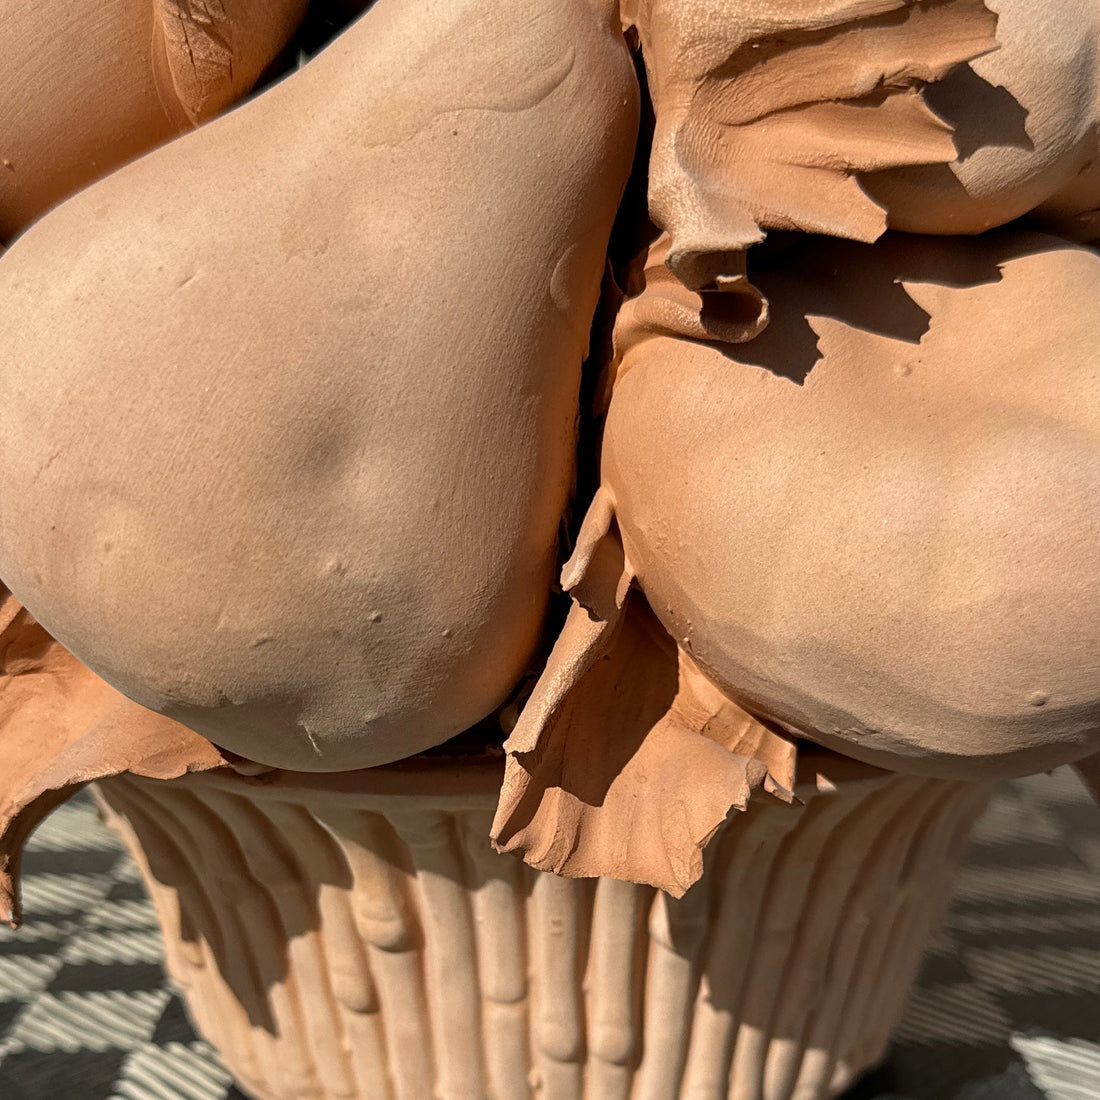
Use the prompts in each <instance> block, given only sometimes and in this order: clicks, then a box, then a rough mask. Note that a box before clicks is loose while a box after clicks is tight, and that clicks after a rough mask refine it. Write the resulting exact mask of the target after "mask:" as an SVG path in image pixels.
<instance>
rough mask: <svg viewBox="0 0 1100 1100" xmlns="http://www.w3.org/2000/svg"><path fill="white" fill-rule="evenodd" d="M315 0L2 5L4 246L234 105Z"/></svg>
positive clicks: (21, 0)
mask: <svg viewBox="0 0 1100 1100" xmlns="http://www.w3.org/2000/svg"><path fill="white" fill-rule="evenodd" d="M305 10H306V0H212V2H205V0H36V2H35V3H26V2H25V0H0V120H2V121H0V244H2V243H3V242H5V241H7V240H10V239H11V237H12V236H14V234H15V233H17V232H18V231H19V230H20V229H22V228H23V227H24V226H25V225H27V224H28V223H29V222H30V221H31V220H32V219H33V218H35V217H37V216H38V215H40V214H41V213H42V212H43V211H44V210H46V209H47V208H49V207H50V206H52V205H53V204H54V203H57V202H59V201H60V200H62V199H64V198H67V197H68V196H69V195H71V194H72V193H73V192H74V191H76V190H77V189H78V188H80V187H83V186H84V185H85V184H88V183H90V182H91V181H92V180H94V179H98V178H99V177H100V176H104V175H106V174H107V173H108V172H110V171H111V170H112V169H114V168H117V167H118V166H119V165H120V164H122V163H124V162H125V161H128V160H132V159H133V158H134V157H136V156H138V155H139V154H140V153H143V152H145V151H146V150H147V149H149V148H151V147H152V146H154V145H157V144H159V143H160V142H162V141H166V140H167V139H168V138H170V137H172V136H174V135H175V134H178V133H181V132H182V131H183V130H186V129H189V128H190V127H191V126H192V125H194V124H196V123H198V122H201V121H205V120H206V119H209V118H212V117H213V116H214V115H215V114H217V113H218V112H219V111H221V110H224V109H225V108H226V107H228V106H229V105H230V104H232V103H234V102H236V101H237V100H238V99H240V98H241V96H242V95H244V94H245V93H246V92H248V91H249V90H250V89H251V87H252V85H253V84H254V83H255V81H256V79H257V77H259V75H260V73H261V72H262V71H263V70H264V69H265V68H266V67H267V65H268V64H270V62H271V61H272V60H273V59H274V58H275V56H276V55H277V54H278V52H279V51H280V50H281V49H282V48H283V47H284V46H285V45H286V44H287V42H288V41H289V39H290V36H291V35H292V34H293V32H294V29H295V27H296V26H297V25H298V23H299V22H300V20H301V18H302V16H303V15H304V14H305Z"/></svg>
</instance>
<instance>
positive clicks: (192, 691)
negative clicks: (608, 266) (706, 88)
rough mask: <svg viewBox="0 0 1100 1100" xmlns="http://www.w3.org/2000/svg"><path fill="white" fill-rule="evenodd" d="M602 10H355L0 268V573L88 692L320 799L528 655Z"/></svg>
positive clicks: (57, 217) (566, 395)
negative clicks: (131, 707) (201, 739)
mask: <svg viewBox="0 0 1100 1100" xmlns="http://www.w3.org/2000/svg"><path fill="white" fill-rule="evenodd" d="M637 112H638V90H637V83H636V79H635V75H634V69H633V65H632V62H631V59H630V55H629V51H628V50H627V47H626V44H625V42H624V39H623V36H622V31H621V27H620V23H619V18H618V13H617V10H616V8H615V6H614V5H613V4H611V3H605V2H596V0H592V2H589V0H552V2H550V3H548V4H541V5H539V6H538V7H537V9H533V10H531V9H528V8H526V7H523V6H508V7H505V8H503V9H502V8H501V7H500V5H498V4H493V3H489V2H486V0H466V2H463V3H456V4H453V5H448V6H447V7H446V8H445V9H439V8H438V6H436V5H432V4H429V3H427V0H412V2H406V0H400V2H398V0H381V2H380V3H378V4H377V5H376V6H375V7H374V8H372V9H371V10H370V11H369V12H368V13H367V14H366V15H365V16H364V17H363V18H362V19H361V20H360V21H359V22H358V23H357V24H355V25H354V26H353V27H352V28H351V29H350V30H349V31H347V32H346V33H345V34H343V35H342V36H341V37H339V38H338V39H337V40H336V41H335V42H334V43H333V44H332V45H331V46H330V47H329V48H328V49H327V50H325V51H324V52H323V53H322V54H321V55H320V56H319V57H317V58H316V59H314V60H313V61H312V62H311V63H310V64H309V65H308V66H306V67H305V68H304V69H302V70H301V71H300V72H298V73H296V74H295V75H293V76H292V77H290V78H288V79H287V80H285V81H284V82H282V83H281V84H279V85H277V86H275V87H273V88H272V89H270V90H269V91H267V92H265V93H264V94H263V95H262V96H260V97H258V98H257V99H255V100H253V101H252V102H250V103H248V104H246V105H245V106H244V107H242V108H241V109H239V110H238V111H235V112H233V113H231V114H230V115H228V116H226V117H224V118H222V119H218V120H216V121H214V122H213V123H211V124H209V125H208V126H206V127H204V128H203V129H202V130H201V131H199V132H197V133H195V134H193V135H190V136H188V137H186V138H184V139H181V140H179V141H177V142H174V143H172V144H171V145H169V146H166V147H164V148H162V149H160V150H158V151H157V152H155V153H153V154H151V155H149V156H147V157H146V158H144V159H142V160H140V161H138V162H136V163H134V164H132V165H130V166H128V167H127V168H125V169H123V170H122V171H120V172H118V173H116V174H115V175H113V176H111V177H110V178H108V179H107V180H105V181H103V182H101V183H99V184H98V185H96V186H94V187H92V188H89V189H88V190H86V191H84V192H83V193H82V194H80V195H79V196H77V197H76V198H74V199H72V200H70V201H69V202H67V203H65V204H64V205H62V206H61V207H59V208H58V209H57V210H55V211H54V212H52V213H51V214H50V215H49V216H48V217H46V218H44V219H42V220H41V221H40V222H39V223H38V224H37V225H35V226H34V227H33V228H32V229H31V230H30V231H29V232H28V233H26V234H25V235H24V236H23V237H22V238H21V239H20V240H19V241H18V243H17V244H16V245H15V246H14V247H13V248H12V249H11V250H10V251H9V252H8V253H7V254H6V255H5V256H4V257H3V259H2V261H0V301H3V303H4V309H3V313H2V317H0V349H2V350H0V392H3V394H4V406H3V410H2V412H0V427H2V430H0V576H2V577H3V579H4V581H5V582H6V583H7V584H9V586H10V587H11V589H12V590H13V592H15V594H16V595H17V596H18V597H19V599H21V600H22V601H23V602H24V603H26V604H27V605H28V607H30V608H31V609H32V610H33V612H34V613H35V615H36V617H37V618H38V619H39V620H40V621H41V622H42V624H43V625H44V626H45V627H46V628H47V629H48V630H49V631H50V632H51V633H53V634H54V635H55V636H56V637H57V638H58V639H59V640H60V641H61V642H62V643H64V644H65V645H66V646H67V647H69V648H70V649H71V650H72V652H73V653H74V654H75V655H76V656H77V657H79V658H80V659H81V660H82V661H84V662H85V663H87V664H88V665H89V666H90V667H91V668H92V669H94V670H95V671H96V672H98V673H99V674H101V675H102V676H103V677H104V678H105V679H106V680H107V681H108V682H109V683H111V684H112V685H114V686H116V687H118V688H119V689H121V690H122V691H123V692H125V693H126V694H127V695H129V696H130V697H131V698H133V699H135V700H137V701H138V702H140V703H142V704H144V705H146V706H148V707H150V708H152V709H154V710H157V711H160V712H162V713H164V714H166V715H169V716H171V717H173V718H176V719H178V720H179V721H181V722H183V723H185V724H187V725H189V726H191V727H192V728H193V729H195V730H196V731H198V732H200V733H202V734H204V735H205V736H208V737H209V738H210V739H211V740H212V741H214V742H215V743H216V744H218V745H220V746H224V747H226V748H228V749H230V750H233V751H235V752H237V753H239V754H241V755H243V756H247V757H249V758H251V759H255V760H259V761H262V762H265V763H269V764H272V765H277V766H283V767H293V768H298V769H304V770H321V771H324V770H337V769H343V768H351V767H361V766H367V765H372V764H378V763H382V762H384V761H387V760H392V759H395V758H398V757H404V756H408V755H410V754H412V753H415V752H417V751H419V750H421V749H423V748H425V747H427V746H429V745H433V744H436V743H438V742H441V741H444V740H446V739H447V738H448V737H450V736H451V735H452V734H454V733H456V732H458V731H460V730H462V729H465V728H467V727H469V726H470V725H472V724H473V723H475V722H477V721H478V720H479V719H481V718H482V717H484V716H485V715H487V714H488V713H489V712H490V711H491V710H492V709H494V708H495V707H496V706H498V705H499V704H500V703H501V702H502V701H503V700H504V699H505V698H506V696H507V695H508V693H509V692H510V691H511V690H512V689H513V687H514V685H515V684H516V682H517V680H518V679H519V677H520V676H521V674H522V672H523V670H524V668H525V666H526V664H527V662H528V660H529V658H530V657H531V655H532V653H533V651H534V649H535V646H536V643H537V641H538V638H539V632H540V630H541V629H542V625H543V614H544V610H545V606H546V602H547V599H548V595H549V592H550V588H551V581H552V577H553V574H554V571H555V569H556V563H557V548H556V547H557V532H558V527H559V524H560V522H561V517H562V514H563V511H564V508H565V506H566V502H567V498H568V494H569V491H570V486H571V482H572V478H573V463H574V449H575V423H576V419H577V413H578V406H577V397H578V385H579V372H580V364H581V360H582V358H583V357H584V355H585V351H586V342H587V339H588V330H589V325H590V320H591V317H592V313H593V310H594V307H595V304H596V299H597V295H598V292H599V287H600V282H601V278H602V275H603V268H604V257H605V250H606V246H607V239H608V234H609V232H610V228H611V222H612V219H613V217H614V214H615V210H616V207H617V204H618V202H619V199H620V196H621V193H622V190H623V187H624V184H625V180H626V177H627V174H628V172H629V169H630V164H631V159H632V155H633V148H634V140H635V131H636V125H637Z"/></svg>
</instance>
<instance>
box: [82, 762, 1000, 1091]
mask: <svg viewBox="0 0 1100 1100" xmlns="http://www.w3.org/2000/svg"><path fill="white" fill-rule="evenodd" d="M365 774H367V775H368V776H369V773H365ZM103 788H104V791H105V798H106V799H107V801H109V803H110V805H111V806H112V808H113V811H114V813H115V815H116V818H117V821H116V823H117V824H120V825H121V826H122V829H123V832H124V834H126V835H127V839H128V841H129V843H130V845H131V847H134V848H135V849H136V853H137V854H138V856H139V862H140V866H141V869H142V872H143V874H144V875H145V877H146V879H147V881H148V882H149V884H150V889H151V891H152V892H153V895H154V898H155V900H156V904H157V910H158V914H159V915H160V917H161V920H162V922H163V924H164V930H165V938H166V951H167V956H168V959H169V964H170V966H171V968H172V972H173V974H174V975H177V976H178V977H179V979H180V981H181V984H182V985H183V986H184V987H185V995H186V997H187V999H188V1002H189V1004H190V1005H191V1008H192V1011H193V1012H194V1013H195V1015H196V1018H197V1021H198V1025H199V1027H200V1028H201V1030H202V1031H203V1033H204V1034H205V1035H206V1036H207V1037H208V1038H209V1039H210V1040H211V1041H212V1042H214V1043H216V1044H217V1045H218V1046H219V1047H220V1048H221V1050H222V1053H223V1056H224V1057H225V1060H226V1062H227V1064H228V1065H229V1066H230V1068H231V1069H232V1070H233V1071H234V1072H235V1073H237V1074H238V1075H239V1077H240V1078H241V1080H242V1082H243V1083H245V1084H246V1086H247V1087H248V1088H249V1089H250V1091H252V1092H253V1093H254V1094H255V1095H256V1096H257V1097H260V1098H262V1100H291V1097H293V1098H295V1100H300V1098H302V1100H304V1098H310V1100H429V1098H432V1097H436V1098H438V1100H530V1098H531V1097H537V1098H538V1100H827V1098H828V1097H831V1096H833V1095H835V1094H836V1092H837V1091H838V1090H839V1089H840V1088H841V1087H842V1086H843V1085H844V1084H846V1083H848V1082H849V1081H850V1080H851V1078H852V1077H853V1076H854V1075H855V1074H857V1073H859V1072H861V1071H862V1070H864V1069H866V1068H867V1067H868V1066H869V1065H870V1064H872V1063H873V1061H874V1060H875V1059H876V1058H877V1057H879V1055H880V1053H881V1050H882V1048H883V1045H884V1044H885V1042H886V1041H887V1037H888V1033H889V1029H890V1028H891V1027H892V1025H893V1022H894V1021H895V1020H896V1018H897V1016H898V1014H899V1013H900V1011H901V1009H902V1006H903V1004H904V997H905V993H906V989H907V983H908V982H909V981H910V980H911V979H912V977H913V973H914V971H915V969H916V966H917V965H918V962H919V958H920V949H921V946H922V945H923V942H924V941H925V939H926V938H927V935H928V933H929V931H930V930H931V928H932V926H933V925H934V923H935V921H936V920H938V919H939V917H940V916H941V914H942V911H943V908H944V906H945V904H946V898H947V894H948V883H949V880H950V875H951V873H952V871H953V870H954V866H955V864H956V863H957V861H958V860H959V859H960V858H961V855H962V852H963V849H964V843H963V841H964V838H965V836H966V834H967V832H968V830H969V827H970V824H971V822H972V821H973V819H974V818H975V817H976V816H977V813H978V812H979V811H980V809H981V805H982V804H983V803H984V800H985V798H986V796H987V790H986V789H985V788H983V787H978V786H971V785H967V784H961V783H948V782H944V781H938V780H925V779H914V778H902V777H894V778H881V779H879V780H876V781H873V782H863V783H849V784H842V785H841V786H840V789H839V790H837V791H835V792H829V791H825V792H820V793H819V792H816V791H814V790H813V789H812V788H811V789H809V790H804V791H803V792H802V793H803V796H804V797H805V800H806V804H805V805H804V806H802V805H795V806H784V805H782V804H780V803H778V802H777V801H774V800H770V799H758V800H754V802H753V803H752V804H751V805H750V807H749V809H748V810H747V811H746V812H745V813H742V814H738V815H735V816H734V818H733V819H731V821H730V822H729V823H728V825H727V826H726V827H725V828H724V829H723V831H722V833H721V834H720V835H719V836H718V837H716V838H715V840H714V842H713V843H712V844H711V845H710V847H709V848H708V850H707V855H706V860H707V871H706V874H705V875H704V877H703V879H702V880H701V882H700V884H699V885H697V886H696V887H694V888H693V889H692V890H690V891H689V892H688V893H687V894H686V895H685V897H684V898H682V899H680V900H679V901H676V900H673V899H670V898H668V897H667V896H666V895H663V894H659V893H658V892H657V891H655V890H653V889H652V888H651V887H645V886H634V885H630V884H625V883H620V882H614V881H611V880H600V881H598V882H594V881H590V880H589V881H585V880H568V879H559V878H556V877H555V876H553V875H547V874H543V873H540V872H533V871H531V870H530V869H529V868H527V867H524V866H523V865H522V864H520V863H518V862H517V861H515V860H514V859H513V858H511V857H507V856H499V855H497V854H496V853H494V852H493V851H492V850H491V848H490V846H489V844H488V840H487V832H488V826H489V822H490V820H491V817H492V793H491V792H486V795H485V797H484V799H483V800H482V801H479V797H480V796H470V797H469V799H467V801H468V803H469V804H468V805H451V806H446V805H439V804H437V805H436V806H435V807H434V808H433V807H432V802H431V799H432V795H431V794H430V793H429V794H426V795H425V796H424V797H423V798H419V797H415V796H412V797H408V798H397V797H395V796H388V797H385V798H383V799H381V800H379V799H378V798H377V797H375V796H373V795H371V794H369V793H364V794H363V795H362V796H353V795H351V794H349V793H343V794H341V795H340V796H339V797H338V798H332V799H330V798H327V797H326V796H325V795H324V792H323V791H318V790H316V789H312V788H310V787H309V786H307V787H305V788H303V789H301V790H298V789H296V788H292V787H289V786H287V785H281V786H280V787H279V788H278V789H265V788H264V787H263V786H261V785H257V784H251V785H250V784H249V783H247V782H245V781H240V782H239V783H238V782H236V781H235V780H233V778H232V777H226V776H224V775H222V776H214V777H202V776H198V777H187V778H184V779H182V780H178V781H172V782H170V783H156V782H154V781H149V780H138V779H133V778H129V777H122V778H119V779H115V780H111V781H108V782H107V783H104V784H103ZM426 789H427V790H429V791H430V789H431V788H430V787H428V788H426ZM425 803H426V804H427V805H426V806H425V805H424V804H425ZM421 807H423V808H421Z"/></svg>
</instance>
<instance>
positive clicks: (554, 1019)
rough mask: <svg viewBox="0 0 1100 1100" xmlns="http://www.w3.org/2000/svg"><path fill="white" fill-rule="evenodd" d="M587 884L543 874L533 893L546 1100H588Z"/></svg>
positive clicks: (536, 1032)
mask: <svg viewBox="0 0 1100 1100" xmlns="http://www.w3.org/2000/svg"><path fill="white" fill-rule="evenodd" d="M583 885H584V884H583V883H582V882H581V881H580V880H577V879H567V878H558V877H557V876H555V875H548V874H538V875H535V877H534V884H533V886H532V889H531V904H530V908H529V911H528V935H529V938H530V943H531V978H532V990H531V993H532V996H531V1002H532V1003H531V1046H532V1057H533V1062H534V1067H533V1068H534V1072H535V1081H536V1083H537V1086H538V1087H539V1088H540V1089H541V1090H542V1092H541V1094H540V1095H541V1096H544V1097H545V1100H582V1098H583V1095H584V1092H583V1064H584V1057H585V1050H584V1024H583V1021H582V1016H581V990H580V974H581V966H582V965H583V964H582V959H583V957H584V949H583V947H582V945H581V942H580V931H581V927H582V921H581V914H580V911H579V910H580V905H581V903H582V899H583V894H584V893H585V892H586V891H584V890H583Z"/></svg>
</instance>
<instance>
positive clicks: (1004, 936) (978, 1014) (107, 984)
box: [0, 769, 1100, 1100]
mask: <svg viewBox="0 0 1100 1100" xmlns="http://www.w3.org/2000/svg"><path fill="white" fill-rule="evenodd" d="M24 901H25V909H26V913H27V924H26V926H25V927H24V928H22V929H21V930H20V931H19V932H10V931H8V930H7V929H6V928H4V929H0V1100H245V1097H244V1095H243V1094H242V1093H241V1092H239V1091H238V1090H237V1089H236V1088H235V1087H233V1085H232V1083H231V1081H230V1078H229V1074H228V1073H226V1071H225V1069H224V1068H223V1067H222V1065H221V1064H220V1062H219V1061H218V1058H217V1055H216V1054H215V1053H214V1051H213V1050H212V1049H211V1048H210V1046H209V1045H208V1044H206V1043H204V1042H202V1041H201V1040H200V1039H198V1038H197V1037H196V1035H195V1033H194V1031H193V1030H192V1028H191V1025H190V1024H189V1023H188V1021H187V1018H186V1016H185V1014H184V1011H183V1007H182V1004H181V1002H180V1000H179V998H178V997H177V995H176V994H175V993H174V992H173V991H172V990H171V988H170V987H169V986H168V984H167V982H166V979H165V976H164V969H163V965H162V956H161V944H160V934H159V932H158V930H157V923H156V917H155V915H154V912H153V907H152V905H151V904H150V902H149V900H148V897H147V896H146V894H145V890H144V888H143V886H142V884H141V881H140V877H139V875H138V872H137V869H136V868H135V866H134V865H133V863H132V862H131V861H130V859H129V857H128V856H127V855H126V854H125V853H124V851H123V850H122V847H121V845H120V844H119V842H118V841H117V840H116V838H115V837H114V835H113V834H112V833H110V832H109V831H108V830H107V829H106V828H104V826H103V825H101V824H100V822H99V819H98V816H97V813H96V809H95V806H94V804H93V803H92V800H91V797H90V796H89V795H87V794H83V795H80V796H78V797H77V798H76V799H74V800H73V801H72V802H70V803H69V804H68V805H66V806H63V807H61V808H60V809H59V810H57V811H56V812H55V813H54V814H53V815H52V816H51V817H50V818H48V819H47V820H46V822H45V823H44V824H43V825H42V826H41V827H40V828H39V830H38V831H37V832H36V833H35V835H34V837H33V838H32V840H31V843H30V844H29V845H28V848H27V856H26V869H25V875H24ZM847 1100H1100V810H1098V809H1097V808H1096V806H1095V805H1093V803H1092V802H1091V800H1090V799H1089V796H1088V795H1087V794H1086V793H1085V791H1084V790H1083V788H1082V787H1081V785H1080V784H1079V783H1078V781H1077V779H1076V778H1075V777H1074V775H1073V773H1071V772H1070V771H1068V770H1066V769H1063V770H1061V771H1058V772H1056V773H1054V774H1053V775H1049V776H1037V777H1033V778H1031V779H1024V780H1017V781H1015V782H1012V783H1009V784H1007V785H1005V786H1004V787H1003V788H1002V789H1001V790H1000V791H999V792H998V794H997V795H996V797H995V798H994V801H993V803H992V805H991V806H990V808H989V810H988V812H987V813H986V815H985V816H984V817H983V818H982V820H981V822H980V823H979V825H978V828H977V831H976V833H975V837H974V845H973V848H972V849H971V852H970V858H969V861H968V863H967V866H966V869H965V870H964V872H963V874H962V875H961V877H960V879H959V882H958V888H957V891H956V897H955V902H954V905H953V907H952V910H951V916H950V919H949V921H948V923H947V926H946V928H945V929H944V931H943V932H942V933H941V935H940V936H939V937H938V938H937V940H936V942H935V943H934V944H933V946H932V950H931V953H930V954H929V956H928V958H927V959H926V961H925V966H924V970H923V974H922V977H921V980H920V984H919V986H918V988H917V989H916V991H915V992H914V994H913V996H912V998H911V1000H910V1004H909V1009H908V1012H907V1014H906V1017H905V1020H904V1022H903V1023H902V1026H901V1028H900V1030H899V1032H898V1035H897V1039H896V1042H895V1044H894V1046H893V1048H892V1050H891V1052H890V1055H889V1058H888V1060H887V1062H886V1064H885V1066H884V1067H883V1068H882V1069H880V1070H878V1071H876V1072H875V1073H873V1074H872V1075H871V1076H869V1077H868V1078H866V1079H865V1080H864V1081H863V1082H861V1084H860V1085H859V1086H858V1087H857V1088H856V1089H854V1090H852V1092H851V1093H849V1095H848V1098H847Z"/></svg>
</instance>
